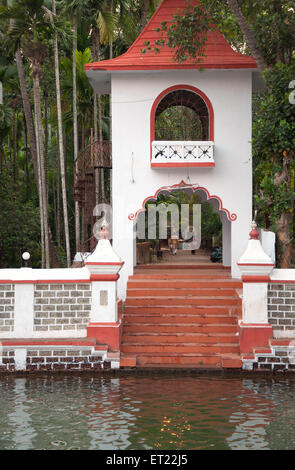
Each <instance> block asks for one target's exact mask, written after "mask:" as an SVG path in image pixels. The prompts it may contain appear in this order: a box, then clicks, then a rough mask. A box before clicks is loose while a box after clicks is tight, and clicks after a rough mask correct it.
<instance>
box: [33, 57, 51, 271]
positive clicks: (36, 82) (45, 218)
mask: <svg viewBox="0 0 295 470" xmlns="http://www.w3.org/2000/svg"><path fill="white" fill-rule="evenodd" d="M39 74H40V64H39V63H36V61H34V62H33V87H34V101H35V105H36V124H37V134H38V147H39V156H40V158H39V162H40V176H41V197H42V206H43V221H44V244H45V266H46V268H50V252H49V230H48V228H49V224H48V200H47V191H46V177H45V162H44V150H43V141H42V114H41V99H40V77H39Z"/></svg>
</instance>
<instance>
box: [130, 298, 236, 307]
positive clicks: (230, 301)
mask: <svg viewBox="0 0 295 470" xmlns="http://www.w3.org/2000/svg"><path fill="white" fill-rule="evenodd" d="M239 304H240V299H239V298H229V297H224V296H223V297H218V298H208V297H201V296H190V297H187V296H179V297H168V296H167V297H165V296H161V297H160V296H159V297H156V298H155V297H147V296H146V297H140V296H137V297H127V298H126V302H125V306H126V307H129V306H135V305H138V306H145V305H148V306H151V305H155V306H160V305H165V306H168V307H171V306H176V305H182V306H183V305H191V306H205V305H206V306H207V305H220V306H224V307H225V306H230V305H239Z"/></svg>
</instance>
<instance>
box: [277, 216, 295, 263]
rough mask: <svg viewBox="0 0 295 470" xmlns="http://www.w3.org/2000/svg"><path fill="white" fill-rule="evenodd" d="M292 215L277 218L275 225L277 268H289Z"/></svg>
mask: <svg viewBox="0 0 295 470" xmlns="http://www.w3.org/2000/svg"><path fill="white" fill-rule="evenodd" d="M291 218H292V214H291V213H290V212H285V213H284V214H282V215H281V217H280V218H279V221H278V223H277V227H278V231H277V235H278V247H279V263H278V264H279V268H281V269H288V268H290V266H291V249H292V245H291V237H290V226H291Z"/></svg>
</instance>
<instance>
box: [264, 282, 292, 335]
mask: <svg viewBox="0 0 295 470" xmlns="http://www.w3.org/2000/svg"><path fill="white" fill-rule="evenodd" d="M268 320H269V323H270V324H271V325H272V327H273V333H274V337H275V338H295V283H270V284H269V286H268Z"/></svg>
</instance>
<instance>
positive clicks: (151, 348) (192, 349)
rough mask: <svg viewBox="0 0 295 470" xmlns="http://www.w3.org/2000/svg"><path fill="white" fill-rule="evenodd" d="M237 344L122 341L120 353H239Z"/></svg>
mask: <svg viewBox="0 0 295 470" xmlns="http://www.w3.org/2000/svg"><path fill="white" fill-rule="evenodd" d="M239 349H240V347H239V345H238V344H228V343H222V344H206V343H205V344H202V343H200V344H181V343H170V344H167V343H157V344H142V343H123V344H122V345H121V352H122V353H129V354H136V355H138V354H144V353H154V355H158V354H159V355H160V354H161V353H166V354H168V353H169V354H177V355H182V354H205V355H207V354H239Z"/></svg>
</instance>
